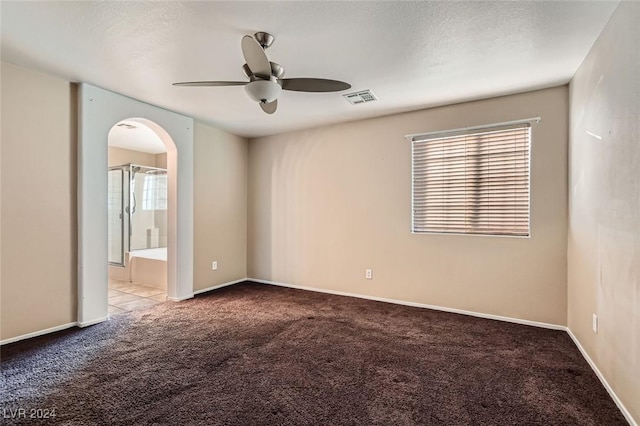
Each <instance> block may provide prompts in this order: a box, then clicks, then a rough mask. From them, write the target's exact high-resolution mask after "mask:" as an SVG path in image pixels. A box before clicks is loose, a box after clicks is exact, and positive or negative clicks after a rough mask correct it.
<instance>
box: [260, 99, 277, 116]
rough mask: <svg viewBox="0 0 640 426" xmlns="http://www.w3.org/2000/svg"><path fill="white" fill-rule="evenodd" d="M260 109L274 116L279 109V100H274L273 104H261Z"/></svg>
mask: <svg viewBox="0 0 640 426" xmlns="http://www.w3.org/2000/svg"><path fill="white" fill-rule="evenodd" d="M259 104H260V108H262V110H263V111H264V112H266V113H267V114H273V113H274V112H276V110H277V109H278V100H277V99H276V100H274V101H273V102H259Z"/></svg>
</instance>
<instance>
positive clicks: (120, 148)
mask: <svg viewBox="0 0 640 426" xmlns="http://www.w3.org/2000/svg"><path fill="white" fill-rule="evenodd" d="M149 124H150V123H149V120H145V119H136V118H129V119H126V120H122V121H120V122H118V123H116V124H115V125H114V126H113V127H112V128H111V129H110V130H109V134H108V138H107V141H108V142H107V144H108V166H109V167H108V172H107V173H108V194H107V230H108V232H107V235H108V262H109V267H108V289H109V290H108V296H109V297H108V304H109V306H108V313H109V315H117V314H120V313H124V312H127V311H132V310H137V309H144V308H147V307H150V306H153V305H155V304H157V303H162V302H164V301H166V299H167V289H168V279H167V278H168V274H167V265H168V263H169V256H168V253H169V250H168V246H169V232H168V224H169V221H168V213H169V204H170V197H169V193H168V192H169V191H168V186H169V185H168V177H169V169H168V161H167V160H168V158H167V157H168V150H169V149H172V148H175V144H174V143H173V141H172V140H171V138H170V137H169V138H168V139H166V142H165V141H163V140H162V138H161V137H160V135H159V134H158V132H157V131H158V129H157V128H156V129H155V130H154V129H152V128H151V127H150V125H149ZM154 124H155V123H154ZM156 126H157V124H156ZM172 172H173V173H172V174H173V175H176V173H175V170H172Z"/></svg>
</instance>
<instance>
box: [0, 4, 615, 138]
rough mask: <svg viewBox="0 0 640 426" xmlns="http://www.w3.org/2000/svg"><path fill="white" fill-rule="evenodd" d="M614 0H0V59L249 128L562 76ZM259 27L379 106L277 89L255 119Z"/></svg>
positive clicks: (322, 120)
mask: <svg viewBox="0 0 640 426" xmlns="http://www.w3.org/2000/svg"><path fill="white" fill-rule="evenodd" d="M617 4H618V2H617V1H613V2H611V1H609V2H596V1H586V2H581V1H557V2H556V1H517V2H516V1H514V2H493V1H490V2H475V1H474V2H446V1H441V2H427V1H422V2H420V1H418V2H404V1H402V2H328V1H326V2H325V1H323V2H115V1H113V2H109V1H108V2H89V1H86V2H83V1H78V2H52V1H51V2H6V1H3V2H2V3H1V4H0V8H1V10H0V13H1V19H2V21H1V24H2V25H1V31H2V45H1V55H2V59H3V60H5V61H8V62H11V63H14V64H17V65H22V66H25V67H29V68H34V69H37V70H41V71H44V72H47V73H51V74H54V75H57V76H60V77H62V78H66V79H69V80H70V81H76V82H87V83H90V84H93V85H96V86H100V87H103V88H105V89H109V90H112V91H114V92H118V93H121V94H124V95H127V96H130V97H133V98H136V99H140V100H142V101H145V102H148V103H151V104H155V105H158V106H161V107H164V108H167V109H170V110H173V111H176V112H180V113H183V114H186V115H189V116H192V117H194V118H197V119H200V120H203V121H205V122H208V123H210V124H213V125H215V126H216V127H219V128H221V129H223V130H226V131H228V132H231V133H235V134H238V135H241V136H246V137H253V136H260V135H267V134H274V133H281V132H285V131H289V130H294V129H301V128H308V127H313V126H318V125H322V124H327V123H335V122H341V121H348V120H354V119H358V118H365V117H373V116H379V115H385V114H390V113H394V112H400V111H407V110H412V109H419V108H424V107H429V106H435V105H442V104H448V103H455V102H461V101H466V100H472V99H480V98H485V97H490V96H496V95H502V94H509V93H516V92H522V91H526V90H531V89H536V88H543V87H549V86H554V85H558V84H563V83H566V82H567V81H569V79H570V78H571V77H572V76H573V74H574V72H575V71H576V69H577V68H578V66H579V65H580V63H581V62H582V60H583V58H584V57H585V55H586V54H587V52H588V51H589V49H590V47H591V45H592V44H593V42H594V41H595V40H596V38H597V37H598V35H599V34H600V32H601V30H602V28H603V27H604V25H605V23H606V22H607V20H608V19H609V17H610V15H611V14H612V13H613V10H614V9H615V7H616V6H617ZM256 31H268V32H270V33H272V34H273V35H274V36H275V37H276V40H275V43H274V45H273V46H272V47H271V48H270V49H268V50H267V54H268V55H269V58H270V60H272V61H274V62H278V63H280V64H281V65H283V66H284V67H285V70H286V76H285V77H318V78H329V79H337V80H343V81H346V82H348V83H351V84H352V86H353V88H352V89H353V90H354V91H355V90H362V89H371V90H372V91H373V92H374V93H375V95H376V96H377V97H378V99H379V100H378V101H376V102H371V103H367V104H361V105H355V106H354V105H350V104H349V103H348V102H347V101H346V100H345V99H344V98H343V97H342V96H341V94H339V93H328V94H327V93H322V94H317V93H299V92H287V91H285V92H283V93H282V95H281V96H280V98H279V106H278V111H277V112H276V113H275V114H274V115H272V116H270V115H267V114H264V113H263V112H262V111H261V110H260V108H259V107H258V106H257V105H256V104H255V103H253V102H252V101H251V100H250V99H249V98H248V96H247V95H246V94H245V93H244V90H243V88H242V87H237V86H236V87H214V88H194V87H174V86H172V85H171V83H173V82H177V81H191V80H243V79H244V74H243V73H242V70H241V66H242V64H243V63H244V61H243V58H242V52H241V50H240V40H241V38H242V36H243V35H245V34H253V33H254V32H256Z"/></svg>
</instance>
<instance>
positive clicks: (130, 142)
mask: <svg viewBox="0 0 640 426" xmlns="http://www.w3.org/2000/svg"><path fill="white" fill-rule="evenodd" d="M121 124H123V126H121ZM107 140H108V144H109V146H114V147H117V148H125V149H131V150H134V151H141V152H148V153H150V154H160V153H161V152H167V148H166V147H165V146H164V142H162V140H161V139H160V137H159V136H158V134H157V133H156V132H154V131H153V130H151V129H150V128H149V127H147V126H145V125H144V124H142V123H140V122H137V121H131V120H122V121H121V122H119V123H118V124H116V125H115V126H113V127H112V128H111V130H110V131H109V136H108V138H107Z"/></svg>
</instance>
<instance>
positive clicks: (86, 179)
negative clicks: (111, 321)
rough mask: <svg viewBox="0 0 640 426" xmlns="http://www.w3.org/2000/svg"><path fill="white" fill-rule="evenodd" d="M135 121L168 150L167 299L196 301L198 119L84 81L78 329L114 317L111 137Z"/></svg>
mask: <svg viewBox="0 0 640 426" xmlns="http://www.w3.org/2000/svg"><path fill="white" fill-rule="evenodd" d="M131 118H134V119H135V120H136V121H139V122H141V123H143V124H145V125H146V126H148V127H150V128H151V129H152V130H153V131H155V132H156V134H158V136H159V137H160V139H162V141H163V143H165V146H166V147H167V169H168V170H174V171H175V172H174V173H171V172H168V177H167V178H168V187H169V188H168V196H169V197H168V198H169V205H168V211H167V227H168V236H167V238H168V247H167V296H168V299H170V300H173V301H180V300H185V299H189V298H191V297H193V125H194V123H193V119H192V118H190V117H186V116H183V115H180V114H177V113H174V112H171V111H167V110H164V109H162V108H158V107H156V106H153V105H149V104H146V103H143V102H140V101H138V100H135V99H132V98H128V97H126V96H122V95H119V94H117V93H113V92H110V91H108V90H104V89H101V88H99V87H95V86H92V85H90V84H86V83H82V84H80V85H79V88H78V325H79V326H81V327H84V326H88V325H91V324H96V323H99V322H102V321H104V320H106V319H107V318H108V278H107V277H108V261H107V259H108V252H107V250H108V239H107V238H108V234H107V170H108V150H107V137H108V134H109V130H111V128H112V127H113V126H114V125H115V124H116V123H118V122H120V121H122V120H124V119H131Z"/></svg>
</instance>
